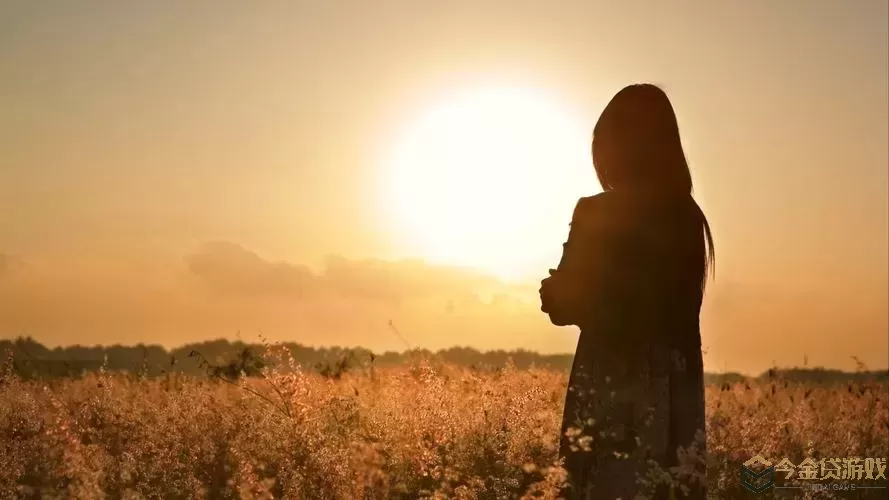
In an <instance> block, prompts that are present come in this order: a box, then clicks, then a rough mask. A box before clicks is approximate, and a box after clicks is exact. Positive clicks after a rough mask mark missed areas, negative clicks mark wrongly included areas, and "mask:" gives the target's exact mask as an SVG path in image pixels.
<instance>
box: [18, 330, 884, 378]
mask: <svg viewBox="0 0 889 500" xmlns="http://www.w3.org/2000/svg"><path fill="white" fill-rule="evenodd" d="M283 346H284V347H286V348H287V349H288V350H289V352H290V353H291V355H292V357H293V359H294V361H296V363H297V364H299V365H300V366H301V367H302V368H303V369H307V370H311V371H315V372H318V373H320V374H322V375H325V376H330V377H333V378H336V377H339V376H340V375H341V374H343V373H345V372H347V371H349V370H351V369H354V368H359V367H367V366H370V365H371V364H372V365H374V366H379V367H384V366H398V365H401V364H405V363H407V362H409V361H410V360H411V359H422V358H426V359H435V360H438V361H440V362H444V363H450V364H454V365H457V366H464V367H467V368H472V369H478V370H495V369H499V368H502V367H504V366H506V365H507V364H508V363H512V364H513V365H514V366H515V367H516V368H519V369H526V368H530V367H532V366H533V367H538V368H548V369H554V370H561V371H565V372H567V371H568V370H569V369H570V368H571V362H572V358H573V357H572V355H571V354H540V353H537V352H534V351H528V350H523V349H519V350H514V351H504V350H496V351H484V352H482V351H478V350H476V349H473V348H470V347H451V348H449V349H443V350H439V351H437V352H433V351H429V350H413V351H408V352H393V351H387V352H384V353H374V352H372V351H370V350H368V349H364V348H361V347H357V348H342V347H322V348H316V347H309V346H304V345H301V344H298V343H295V342H289V343H283ZM0 353H2V354H5V355H7V357H8V358H9V359H8V362H9V363H11V364H12V367H13V368H14V370H15V371H16V373H17V374H18V375H19V376H20V377H22V378H25V379H33V378H57V377H77V376H80V375H82V374H84V373H86V372H91V371H98V370H100V369H105V370H107V371H116V372H128V373H133V374H140V375H144V376H158V375H163V374H165V373H185V374H192V375H204V374H207V373H211V374H214V375H219V376H224V377H226V378H237V377H238V376H240V375H241V374H242V373H243V374H246V375H254V374H257V373H258V372H259V370H260V369H261V368H262V367H264V366H266V364H267V360H266V359H265V353H266V347H265V346H263V345H261V344H248V343H245V342H241V341H229V340H226V339H217V340H211V341H205V342H198V343H192V344H185V345H183V346H181V347H178V348H176V349H172V350H169V351H168V350H166V349H164V348H163V347H161V346H159V345H144V344H138V345H135V346H124V345H117V344H116V345H111V346H100V345H97V346H82V345H72V346H67V347H55V348H52V349H50V348H48V347H46V346H44V345H43V344H41V343H39V342H37V341H36V340H34V339H33V338H31V337H18V338H16V339H13V340H0ZM705 378H706V380H707V382H708V383H715V384H733V383H736V382H741V381H744V380H746V379H747V377H745V376H744V375H741V374H739V373H733V372H729V373H708V374H706V377H705ZM754 378H759V379H775V378H780V379H782V380H787V381H792V382H812V383H820V384H830V383H835V382H850V381H857V380H860V381H864V380H874V379H876V380H879V381H882V382H889V371H886V370H883V371H867V370H864V369H861V370H859V371H858V372H844V371H841V370H829V369H825V368H790V369H771V370H768V371H766V372H763V374H761V375H760V376H758V377H754Z"/></svg>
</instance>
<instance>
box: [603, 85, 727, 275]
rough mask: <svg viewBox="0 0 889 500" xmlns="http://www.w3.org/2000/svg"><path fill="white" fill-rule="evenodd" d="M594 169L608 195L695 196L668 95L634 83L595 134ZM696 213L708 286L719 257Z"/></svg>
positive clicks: (608, 109) (609, 108)
mask: <svg viewBox="0 0 889 500" xmlns="http://www.w3.org/2000/svg"><path fill="white" fill-rule="evenodd" d="M593 165H594V166H595V167H596V175H597V176H598V177H599V183H600V184H601V185H602V189H604V190H605V191H621V192H635V193H637V194H641V195H642V196H658V195H667V196H671V195H677V196H688V195H690V194H691V192H692V182H691V172H690V171H689V169H688V162H687V161H686V159H685V152H684V151H683V150H682V140H681V139H680V137H679V125H678V123H677V122H676V113H675V112H674V111H673V105H672V104H670V99H669V98H668V97H667V94H665V93H664V91H663V90H661V89H660V88H658V87H657V86H655V85H651V84H647V83H643V84H636V85H630V86H628V87H624V88H623V90H621V91H620V92H618V93H617V94H616V95H615V96H614V97H613V98H612V99H611V102H609V103H608V106H606V107H605V111H603V112H602V116H600V117H599V121H598V122H597V123H596V128H595V129H594V131H593ZM695 209H696V211H697V213H698V216H699V218H700V222H701V228H702V233H703V237H704V248H703V249H702V250H703V252H704V253H703V254H702V256H703V262H702V265H703V267H702V269H701V271H702V281H701V286H702V287H703V286H704V284H705V283H706V280H707V276H708V274H710V273H712V271H713V267H714V266H715V259H716V257H715V253H714V250H713V236H712V235H711V234H710V224H709V223H708V222H707V218H706V217H705V216H704V214H703V213H702V212H701V211H700V209H699V208H698V207H697V205H696V204H695Z"/></svg>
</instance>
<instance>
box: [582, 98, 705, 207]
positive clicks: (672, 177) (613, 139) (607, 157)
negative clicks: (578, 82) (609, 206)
mask: <svg viewBox="0 0 889 500" xmlns="http://www.w3.org/2000/svg"><path fill="white" fill-rule="evenodd" d="M593 165H595V167H596V175H597V176H598V177H599V183H600V184H601V185H602V189H604V190H605V191H612V190H620V191H625V190H637V189H645V190H646V191H652V190H653V191H661V192H672V193H685V194H689V193H691V190H692V185H691V174H690V173H689V170H688V163H687V162H686V161H685V153H684V152H683V150H682V141H681V140H680V138H679V125H678V124H677V122H676V113H675V112H674V111H673V105H672V104H670V99H668V98H667V94H665V93H664V91H663V90H661V89H660V88H658V87H656V86H655V85H651V84H647V83H646V84H636V85H630V86H628V87H625V88H624V89H623V90H621V91H620V92H618V93H617V94H616V95H615V96H614V97H613V98H612V99H611V102H609V103H608V106H606V107H605V111H603V112H602V115H601V116H600V117H599V121H598V122H597V123H596V128H595V130H594V131H593Z"/></svg>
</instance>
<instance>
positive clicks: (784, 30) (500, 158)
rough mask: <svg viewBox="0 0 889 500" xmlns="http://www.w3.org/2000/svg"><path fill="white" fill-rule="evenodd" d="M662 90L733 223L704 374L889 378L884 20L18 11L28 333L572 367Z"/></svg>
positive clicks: (17, 174)
mask: <svg viewBox="0 0 889 500" xmlns="http://www.w3.org/2000/svg"><path fill="white" fill-rule="evenodd" d="M640 81H647V82H652V83H655V84H658V85H660V86H662V88H664V89H665V91H666V92H667V93H668V95H669V96H670V97H671V99H672V101H673V105H674V107H675V108H676V112H677V116H678V118H679V122H680V129H681V133H682V137H683V144H684V147H685V150H686V155H687V157H688V159H689V163H690V165H691V168H692V175H693V178H694V182H695V196H696V198H697V200H698V202H699V203H700V205H701V206H702V208H703V209H704V211H705V213H706V214H707V216H708V218H709V220H710V224H711V226H712V229H713V236H714V240H715V244H716V258H717V269H716V280H715V281H714V282H713V283H712V284H711V285H710V287H709V288H708V294H707V297H706V298H705V303H704V306H703V311H702V337H703V344H704V349H705V363H706V368H707V369H708V370H712V371H718V370H724V369H726V370H735V371H742V372H758V371H761V370H764V369H766V368H768V367H770V366H772V365H773V364H777V365H780V366H790V365H797V364H801V363H802V362H803V358H804V356H806V357H807V359H808V362H809V363H810V364H812V365H824V366H830V367H837V368H844V369H850V368H854V367H855V361H854V360H853V359H852V356H857V357H858V358H859V359H861V360H862V361H864V362H865V364H866V365H868V366H869V367H870V368H886V367H887V364H889V311H887V304H889V285H887V280H889V90H887V89H889V4H887V3H886V2H885V1H880V0H856V1H854V2H838V1H833V0H811V1H807V2H790V1H786V2H775V1H763V0H752V1H745V2H731V1H703V0H701V1H677V2H669V3H667V2H654V1H650V2H641V1H629V2H598V1H578V2H566V1H555V2H537V1H515V0H512V1H509V2H506V1H502V2H501V1H472V2H462V1H452V2H431V1H429V2H427V1H407V0H405V1H394V0H380V1H375V2H363V1H357V0H355V1H330V2H320V1H293V2H261V3H260V2H237V1H212V2H211V1H192V2H174V1H158V2H136V1H117V2H107V1H98V0H82V1H79V2H62V1H46V2H33V1H21V0H5V1H2V2H0V109H2V110H3V112H2V113H0V336H3V337H12V336H15V335H19V334H29V335H32V336H34V337H35V338H36V339H37V340H39V341H42V342H45V343H47V344H49V345H67V344H74V343H81V344H94V343H123V344H135V343H138V342H156V343H161V344H164V345H168V346H175V345H179V344H182V343H185V342H189V341H195V340H203V339H207V338H216V337H220V336H225V337H230V338H233V337H234V336H235V335H236V333H237V332H240V333H237V334H238V335H241V336H242V337H244V338H245V339H250V338H251V336H253V335H256V334H257V332H259V331H260V330H261V331H263V333H264V334H265V336H266V337H269V338H272V339H281V340H288V341H290V340H293V341H299V342H303V343H305V344H309V345H363V346H367V347H370V348H372V349H379V350H383V349H400V348H404V347H405V346H404V345H403V343H402V342H401V341H400V340H399V338H398V337H397V336H395V335H393V334H392V332H391V330H390V327H389V326H388V325H389V320H392V322H393V323H394V324H395V325H397V328H398V330H399V331H400V332H401V333H402V334H403V336H404V337H405V338H406V339H408V341H409V342H410V343H411V344H412V345H413V346H416V347H428V348H441V347H449V346H452V345H469V346H472V347H476V348H481V349H495V348H504V349H511V348H527V349H535V350H540V351H543V352H570V351H572V350H573V348H574V345H575V342H576V338H577V333H576V331H575V330H574V329H570V328H556V327H553V326H551V325H549V324H548V323H547V320H546V317H545V316H544V315H543V314H542V313H540V312H539V309H538V307H539V305H538V304H537V303H536V302H535V300H536V289H537V282H538V281H539V279H540V278H542V277H543V276H544V275H545V273H546V269H547V268H548V267H554V265H555V263H556V262H557V260H558V252H559V251H560V250H561V243H562V241H563V240H564V236H565V235H566V234H567V222H568V221H569V220H570V214H571V209H572V207H573V205H574V203H575V201H576V199H577V197H578V196H582V195H588V194H593V193H595V192H598V191H599V186H598V185H597V183H596V181H595V176H594V175H593V172H592V164H591V161H590V158H589V141H590V137H591V131H592V128H593V125H594V124H595V121H596V119H597V117H598V114H599V113H600V112H601V110H602V109H603V108H604V106H605V104H607V102H608V100H609V99H610V97H611V96H612V95H613V94H614V93H615V92H617V91H618V90H619V89H620V88H621V87H623V86H624V85H626V84H629V83H635V82H640ZM504 221H506V222H504ZM494 222H497V224H498V225H497V228H498V229H493V223H494ZM505 249H513V250H511V251H510V252H506V251H505ZM515 249H520V250H515Z"/></svg>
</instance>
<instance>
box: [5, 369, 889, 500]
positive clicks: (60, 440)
mask: <svg viewBox="0 0 889 500" xmlns="http://www.w3.org/2000/svg"><path fill="white" fill-rule="evenodd" d="M278 361H279V362H278V363H277V364H276V365H275V366H277V368H268V367H266V368H263V369H262V374H261V376H259V377H251V378H239V379H232V378H224V377H221V376H216V377H203V378H201V377H190V376H184V375H182V374H168V375H167V376H166V377H165V378H144V377H139V376H138V375H122V374H109V373H104V372H99V373H94V374H89V375H86V376H84V377H83V378H80V379H77V380H73V379H66V380H56V381H52V382H40V381H23V380H20V379H18V378H17V377H16V376H15V375H14V374H13V372H12V371H11V370H7V371H6V372H5V374H4V375H3V378H2V380H0V498H245V499H250V498H306V499H338V498H420V497H434V498H465V499H470V498H478V499H488V498H490V499H495V498H497V499H499V498H555V497H556V495H557V491H558V487H559V485H560V483H561V481H562V480H563V479H564V475H563V474H562V471H561V469H560V468H558V467H557V466H556V465H557V464H556V463H555V460H556V447H557V442H558V432H559V424H560V420H561V408H562V402H563V398H564V391H565V387H566V383H567V380H566V376H565V374H563V373H562V372H557V371H551V370H539V369H527V370H518V369H515V368H514V367H506V368H505V369H502V370H484V371H483V370H472V369H467V368H458V367H456V366H453V365H449V364H443V363H438V362H436V361H434V360H421V359H417V360H413V361H411V362H410V363H409V364H407V365H405V366H403V367H390V368H383V369H378V368H374V367H372V366H371V367H366V368H362V369H359V370H357V371H350V372H346V373H340V374H337V376H336V377H332V376H323V375H320V374H318V373H308V372H303V371H302V370H301V369H300V368H299V367H298V366H296V365H293V364H291V361H288V359H287V356H286V354H282V356H281V358H280V359H279V360H278ZM887 397H889V394H887V386H886V385H885V384H879V383H866V382H863V383H855V384H854V385H849V386H832V387H829V386H815V385H808V384H805V383H799V382H784V381H781V380H772V381H768V380H766V381H759V382H755V383H754V382H740V383H736V384H732V385H728V384H726V385H722V386H718V385H713V386H709V387H708V388H707V408H708V421H707V427H708V429H707V430H708V448H709V455H708V456H707V457H706V460H707V464H708V472H707V475H708V480H709V483H710V491H711V495H712V496H713V497H715V498H746V497H748V495H745V492H744V490H743V489H742V488H741V486H740V484H739V467H740V464H741V463H743V462H744V461H746V460H747V459H749V458H750V457H752V456H753V455H756V454H760V455H763V456H766V457H768V458H770V459H773V460H774V461H777V460H780V459H781V458H784V457H787V458H789V459H791V460H792V461H793V462H794V463H799V462H800V461H801V460H802V459H803V458H805V457H807V456H813V457H816V458H821V457H848V456H858V457H886V456H887V455H889V410H887ZM781 478H783V475H781ZM862 484H863V483H862ZM885 491H886V490H871V491H867V492H858V495H859V497H861V498H884V495H885ZM797 494H798V495H802V494H803V493H797ZM806 495H811V494H809V493H806ZM818 495H821V496H824V495H825V494H824V493H819V494H818ZM866 495H870V496H869V497H868V496H866ZM843 498H845V497H843Z"/></svg>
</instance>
